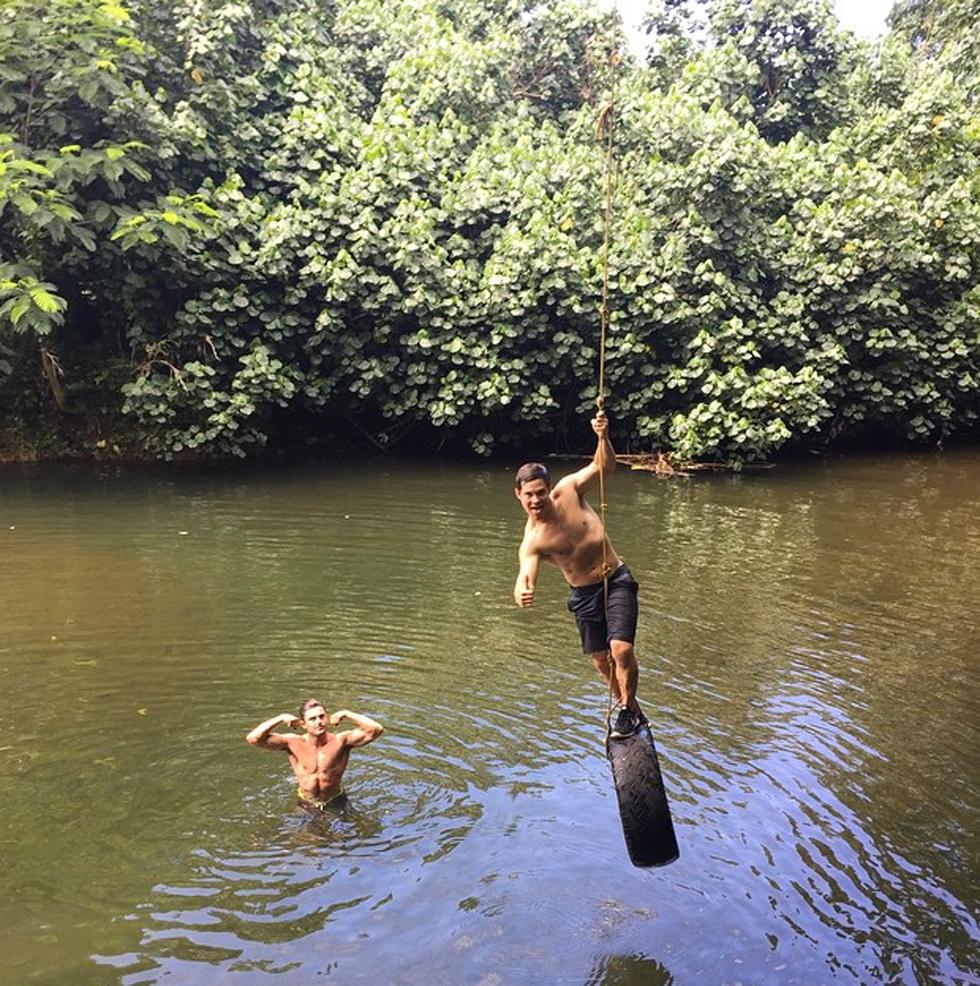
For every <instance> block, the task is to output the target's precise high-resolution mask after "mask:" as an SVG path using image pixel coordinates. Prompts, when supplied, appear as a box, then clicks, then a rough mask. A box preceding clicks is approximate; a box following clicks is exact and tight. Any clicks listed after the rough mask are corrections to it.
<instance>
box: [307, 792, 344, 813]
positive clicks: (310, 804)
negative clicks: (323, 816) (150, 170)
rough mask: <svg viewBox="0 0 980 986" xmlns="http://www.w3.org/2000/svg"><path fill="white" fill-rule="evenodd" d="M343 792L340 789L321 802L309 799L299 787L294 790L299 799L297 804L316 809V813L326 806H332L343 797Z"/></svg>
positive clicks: (318, 799) (316, 799)
mask: <svg viewBox="0 0 980 986" xmlns="http://www.w3.org/2000/svg"><path fill="white" fill-rule="evenodd" d="M344 793H345V792H344V791H343V790H342V789H341V790H340V791H338V792H337V793H336V794H332V795H331V796H330V797H329V798H327V799H325V800H321V799H320V798H311V797H310V796H309V795H308V794H307V793H306V792H305V791H304V790H303V789H302V788H301V787H298V788H296V796H297V797H298V798H299V802H300V804H301V805H303V806H304V807H306V808H316V810H317V811H323V809H324V808H326V807H327V805H331V804H333V803H334V802H335V801H336V800H337V799H338V798H342V797H343V796H344Z"/></svg>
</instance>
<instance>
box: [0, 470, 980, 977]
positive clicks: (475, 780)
mask: <svg viewBox="0 0 980 986" xmlns="http://www.w3.org/2000/svg"><path fill="white" fill-rule="evenodd" d="M609 499H610V504H611V514H610V531H611V534H612V537H613V541H614V543H615V544H616V546H617V548H618V549H619V551H620V553H621V554H622V555H623V556H624V557H625V558H626V560H627V561H628V562H629V564H630V565H631V567H632V569H633V572H634V574H635V575H636V577H637V578H638V580H639V582H640V584H641V590H640V600H641V626H640V637H639V640H638V650H639V653H640V659H641V666H642V678H641V690H640V697H641V699H642V700H643V701H644V703H645V705H646V707H647V708H648V710H649V711H650V712H651V713H653V715H654V717H655V733H656V735H657V738H658V743H659V746H660V751H661V760H662V765H663V768H664V773H665V777H666V780H667V785H668V790H669V793H670V796H671V801H672V805H673V811H674V819H675V824H676V827H677V834H678V839H679V841H680V843H681V854H682V855H681V859H680V860H679V861H678V862H677V863H675V864H674V865H672V866H670V867H668V868H666V869H662V870H651V871H642V870H636V869H633V868H631V867H630V865H629V863H628V860H627V857H626V853H625V848H624V845H623V838H622V833H621V830H620V828H619V820H618V816H617V812H616V801H615V796H614V793H613V790H612V785H611V780H610V776H609V772H608V765H607V763H606V761H605V758H604V755H603V750H602V736H603V723H602V713H603V710H604V703H605V695H604V691H603V689H602V687H601V684H600V682H599V681H598V679H597V678H595V677H594V674H593V672H592V670H591V666H590V665H589V663H588V661H587V659H585V658H583V656H582V655H581V654H579V653H578V642H577V637H576V634H575V630H574V626H573V624H572V623H571V621H570V619H569V617H568V614H567V612H566V611H565V609H564V591H563V588H562V586H561V584H560V577H559V576H558V574H557V572H554V571H548V572H546V573H545V574H544V576H543V584H542V588H541V591H540V593H539V599H538V601H537V602H536V604H535V607H534V608H533V609H532V610H531V611H529V612H520V611H518V610H517V609H516V608H515V607H514V606H513V604H512V602H511V597H510V592H511V588H512V585H513V578H514V572H515V565H516V543H517V537H518V534H519V531H520V528H521V515H520V512H519V507H518V505H517V503H516V502H515V501H514V500H513V498H512V495H511V492H510V470H509V469H507V468H503V467H498V466H493V467H488V468H479V467H472V468H471V467H449V466H439V465H433V466H431V467H426V468H422V467H409V466H404V465H399V464H392V463H387V462H380V463H374V464H372V466H371V467H370V468H369V469H362V470H360V471H355V470H354V469H352V468H350V467H348V466H345V465H342V464H341V465H332V466H330V467H323V468H291V469H283V470H280V471H277V472H271V471H254V470H253V471H248V472H245V471H240V472H232V473H228V472H206V473H192V472H186V471H184V472H182V471H169V472H168V471H159V472H154V471H150V472H147V471H135V470H133V471H115V470H104V471H99V470H98V469H97V468H95V467H85V468H61V467H43V468H9V467H8V468H6V469H4V470H3V471H0V726H2V734H0V874H2V883H0V887H2V891H3V893H2V896H0V927H2V928H3V947H2V950H0V982H3V983H5V984H10V986H20V984H51V986H55V984H58V986H61V984H102V983H123V984H126V986H136V984H149V983H169V984H189V986H197V984H201V986H205V984H206V986H212V984H232V986H253V984H256V986H257V984H263V986H264V984H269V986H291V984H294V983H295V984H300V983H304V984H305V983H310V982H315V981H324V982H330V981H336V982H343V983H351V982H363V983H372V984H401V983H404V984H441V983H452V984H456V983H460V984H481V986H494V984H496V986H507V984H511V983H513V984H525V983H528V982H538V983H546V984H550V983H570V984H591V986H599V984H603V986H648V984H658V983H676V984H704V983H751V984H779V986H783V984H787V983H800V984H806V986H812V984H819V983H835V984H839V983H868V982H892V983H952V982H964V983H965V982H978V981H980V956H978V924H977V921H978V902H980V893H978V890H977V873H978V872H980V848H978V835H977V832H978V820H980V771H978V763H980V674H978V666H980V615H978V613H980V610H978V602H977V600H978V596H980V455H978V454H976V453H970V452H960V453H952V454H947V455H945V456H943V457H931V456H929V457H916V458H912V457H881V458H874V459H846V460H837V461H827V462H824V461H815V462H813V463H811V464H805V465H791V466H784V467H781V468H779V469H776V470H773V471H771V472H768V473H766V474H765V475H751V476H750V475H744V476H738V477H733V476H715V477H699V478H696V479H676V480H671V481H658V480H656V479H653V478H652V477H649V476H646V475H639V474H630V473H626V472H622V473H620V474H617V476H616V477H615V478H614V479H613V480H612V482H611V484H610V490H609ZM308 694H316V695H321V696H323V698H324V699H325V700H326V701H327V702H328V704H330V705H332V706H333V707H334V708H339V707H342V706H346V707H348V708H353V709H359V710H362V711H364V712H366V713H368V714H369V715H372V716H375V717H376V718H379V719H380V720H382V721H383V722H384V723H385V725H386V727H387V732H386V734H385V736H384V737H383V738H382V740H380V741H379V742H378V743H376V744H375V745H374V746H372V747H370V748H368V749H365V750H362V751H357V752H356V753H355V754H354V757H353V758H352V764H351V768H350V771H349V773H348V782H349V783H348V787H349V791H350V802H349V805H348V806H347V807H346V808H345V809H343V810H342V811H340V812H338V813H337V814H336V815H334V816H331V817H328V818H326V819H324V820H323V821H322V822H320V823H317V824H314V825H311V824H309V823H307V822H305V821H304V819H303V818H301V817H300V816H298V815H297V814H295V813H294V811H293V802H292V793H293V786H292V785H291V783H290V781H289V778H288V770H287V767H286V763H285V759H284V758H282V757H281V756H280V755H277V754H272V753H267V752H264V751H258V750H254V749H252V748H250V747H248V746H247V745H246V744H245V743H244V742H242V737H243V735H244V733H245V732H246V730H247V729H249V728H250V727H251V726H253V725H254V724H256V723H257V722H259V721H260V720H262V719H264V718H266V717H268V716H270V715H273V714H275V713H278V712H280V711H287V710H290V709H292V708H294V707H295V706H296V705H297V704H298V703H299V701H300V700H302V699H303V698H305V697H306V696H307V695H308ZM318 977H322V979H320V978H318Z"/></svg>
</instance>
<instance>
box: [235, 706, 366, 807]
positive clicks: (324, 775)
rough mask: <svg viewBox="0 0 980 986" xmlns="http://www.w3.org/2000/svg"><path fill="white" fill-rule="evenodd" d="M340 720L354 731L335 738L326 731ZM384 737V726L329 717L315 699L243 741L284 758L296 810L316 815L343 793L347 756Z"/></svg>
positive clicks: (344, 714)
mask: <svg viewBox="0 0 980 986" xmlns="http://www.w3.org/2000/svg"><path fill="white" fill-rule="evenodd" d="M344 719H349V720H350V721H351V722H352V723H354V728H353V729H348V730H345V731H344V732H340V733H331V732H329V731H328V730H329V729H330V728H331V727H334V726H337V725H338V724H339V723H340V722H342V721H343V720H344ZM276 726H288V727H289V728H291V729H305V730H306V735H305V736H297V735H296V734H295V733H274V732H273V731H272V730H273V729H275V728H276ZM383 732H384V726H382V725H381V723H379V722H375V721H374V720H373V719H369V718H368V717H367V716H360V715H357V714H356V713H354V712H349V711H348V710H347V709H341V711H340V712H334V713H333V715H328V714H327V710H326V707H325V706H324V704H323V703H322V702H320V701H319V700H318V699H315V698H310V699H307V700H306V701H305V702H304V703H303V704H302V706H301V707H300V710H299V715H298V716H294V715H292V714H291V713H289V712H284V713H283V714H282V715H278V716H273V717H272V718H271V719H267V720H266V721H265V722H263V723H261V724H260V725H258V726H256V727H255V729H253V730H252V731H251V732H250V733H249V734H248V736H246V737H245V740H246V742H248V743H251V744H252V746H261V747H263V748H264V749H266V750H282V751H283V752H285V753H288V754H289V763H290V765H291V766H292V768H293V773H294V774H295V775H296V782H297V784H298V785H299V790H298V795H299V803H300V807H302V808H305V809H306V810H307V811H312V812H321V811H323V809H324V808H326V807H327V805H328V804H329V803H330V802H331V801H334V800H335V799H336V798H337V797H339V796H340V795H341V793H342V791H341V787H340V781H341V778H343V776H344V771H345V770H346V769H347V761H348V760H349V759H350V751H351V750H353V749H354V747H356V746H367V745H368V743H373V742H374V740H376V739H377V738H378V737H379V736H380V735H381V734H382V733H383Z"/></svg>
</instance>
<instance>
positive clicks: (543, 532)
mask: <svg viewBox="0 0 980 986" xmlns="http://www.w3.org/2000/svg"><path fill="white" fill-rule="evenodd" d="M535 535H536V536H535V540H536V542H537V549H538V552H539V553H540V554H541V555H542V556H543V557H545V558H547V559H548V560H555V561H557V560H559V559H562V558H571V557H574V556H576V555H578V554H579V553H581V552H582V551H587V550H589V549H590V548H591V547H592V546H593V544H594V543H598V542H599V541H601V538H602V534H601V529H600V526H599V524H598V523H597V522H596V521H595V520H594V518H593V517H591V516H590V515H589V514H588V513H586V512H585V511H584V510H580V511H577V512H576V514H575V515H574V516H570V517H562V518H561V519H559V520H558V521H556V522H555V523H552V524H549V525H548V526H547V527H543V528H539V529H538V530H537V531H536V532H535Z"/></svg>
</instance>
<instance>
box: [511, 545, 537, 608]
mask: <svg viewBox="0 0 980 986" xmlns="http://www.w3.org/2000/svg"><path fill="white" fill-rule="evenodd" d="M518 558H519V559H520V566H521V567H520V568H519V569H518V572H517V581H516V582H515V583H514V602H515V603H517V605H518V606H520V607H521V609H527V607H528V606H530V605H531V603H533V602H534V587H535V585H537V581H538V563H539V561H540V559H539V556H538V554H537V553H536V552H533V551H531V549H530V548H528V547H527V544H526V543H525V542H524V541H522V542H521V549H520V552H519V553H518Z"/></svg>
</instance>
